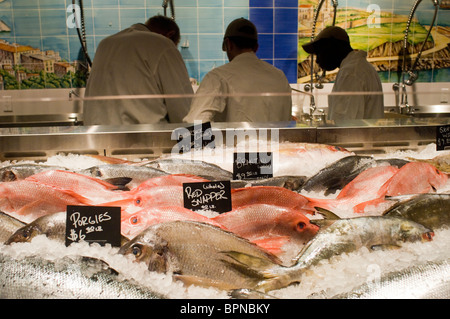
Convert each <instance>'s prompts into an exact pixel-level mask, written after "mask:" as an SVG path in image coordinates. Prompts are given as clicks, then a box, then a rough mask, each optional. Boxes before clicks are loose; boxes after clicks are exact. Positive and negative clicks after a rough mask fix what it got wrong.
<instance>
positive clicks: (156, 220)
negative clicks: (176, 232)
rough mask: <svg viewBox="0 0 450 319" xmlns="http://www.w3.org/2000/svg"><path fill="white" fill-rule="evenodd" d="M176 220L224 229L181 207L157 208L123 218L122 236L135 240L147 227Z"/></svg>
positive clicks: (143, 210) (212, 221)
mask: <svg viewBox="0 0 450 319" xmlns="http://www.w3.org/2000/svg"><path fill="white" fill-rule="evenodd" d="M176 220H190V221H196V222H202V223H207V224H211V225H214V226H217V227H221V228H224V227H223V226H222V225H221V224H219V223H217V222H215V221H214V220H212V219H210V218H208V217H206V216H204V215H201V214H199V213H196V212H194V211H192V210H190V209H187V208H184V207H180V206H156V207H152V208H146V209H142V210H140V211H138V212H136V213H134V214H131V215H124V216H122V223H121V230H122V235H124V236H126V237H129V238H133V237H135V236H136V235H137V234H139V233H140V232H141V231H143V230H145V229H146V228H147V227H149V226H151V225H155V224H160V223H164V222H169V221H176Z"/></svg>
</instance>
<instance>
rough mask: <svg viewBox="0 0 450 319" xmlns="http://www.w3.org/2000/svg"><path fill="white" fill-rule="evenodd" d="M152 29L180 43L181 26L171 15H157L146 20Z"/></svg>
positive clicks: (176, 43)
mask: <svg viewBox="0 0 450 319" xmlns="http://www.w3.org/2000/svg"><path fill="white" fill-rule="evenodd" d="M145 25H146V26H147V27H148V28H149V30H150V31H152V32H155V33H159V34H162V35H163V36H165V37H167V38H169V39H170V40H172V41H173V43H175V45H178V43H179V42H180V28H179V27H178V24H177V23H176V22H175V21H174V20H173V19H172V18H169V17H165V16H162V15H156V16H153V17H151V18H150V19H148V20H147V21H146V22H145Z"/></svg>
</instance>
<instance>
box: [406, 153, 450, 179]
mask: <svg viewBox="0 0 450 319" xmlns="http://www.w3.org/2000/svg"><path fill="white" fill-rule="evenodd" d="M410 160H411V161H415V162H424V163H429V164H431V165H433V166H435V167H436V168H437V169H438V170H440V171H441V172H444V173H447V174H450V153H448V154H442V155H438V156H435V157H433V158H431V159H418V158H410Z"/></svg>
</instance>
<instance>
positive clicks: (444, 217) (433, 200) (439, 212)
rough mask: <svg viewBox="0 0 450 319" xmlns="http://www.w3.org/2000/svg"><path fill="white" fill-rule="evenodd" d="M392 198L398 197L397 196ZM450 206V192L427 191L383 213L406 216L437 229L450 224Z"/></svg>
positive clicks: (402, 201) (400, 202)
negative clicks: (435, 192)
mask: <svg viewBox="0 0 450 319" xmlns="http://www.w3.org/2000/svg"><path fill="white" fill-rule="evenodd" d="M399 197H400V196H399ZM390 199H396V197H394V198H390ZM449 207H450V194H434V193H427V194H419V195H414V196H412V197H409V198H408V199H406V200H401V201H399V202H398V203H396V204H395V205H394V206H392V207H391V208H389V209H388V210H387V211H385V212H384V213H383V215H385V216H398V217H404V218H406V219H409V220H413V221H415V222H416V223H419V224H422V225H424V226H426V227H428V228H431V229H434V230H436V229H438V228H441V227H449V226H450V210H449Z"/></svg>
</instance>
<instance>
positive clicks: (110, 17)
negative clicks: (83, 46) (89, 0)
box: [94, 8, 120, 34]
mask: <svg viewBox="0 0 450 319" xmlns="http://www.w3.org/2000/svg"><path fill="white" fill-rule="evenodd" d="M94 28H95V33H96V34H113V33H116V32H119V31H120V28H119V10H118V9H117V8H116V9H95V10H94Z"/></svg>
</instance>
